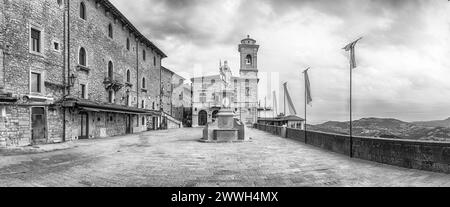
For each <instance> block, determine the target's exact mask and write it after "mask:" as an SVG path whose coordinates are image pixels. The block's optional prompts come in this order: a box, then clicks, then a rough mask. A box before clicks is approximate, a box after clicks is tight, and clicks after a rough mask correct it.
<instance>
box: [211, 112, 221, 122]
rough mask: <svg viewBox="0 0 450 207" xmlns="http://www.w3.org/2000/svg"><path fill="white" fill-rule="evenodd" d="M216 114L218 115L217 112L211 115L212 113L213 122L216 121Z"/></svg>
mask: <svg viewBox="0 0 450 207" xmlns="http://www.w3.org/2000/svg"><path fill="white" fill-rule="evenodd" d="M218 113H219V110H215V111H213V113H212V119H213V122H214V121H216V119H217V114H218Z"/></svg>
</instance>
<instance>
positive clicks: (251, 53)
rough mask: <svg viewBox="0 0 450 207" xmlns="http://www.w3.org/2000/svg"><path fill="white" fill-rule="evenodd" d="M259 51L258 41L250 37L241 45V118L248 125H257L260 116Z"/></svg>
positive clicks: (242, 41)
mask: <svg viewBox="0 0 450 207" xmlns="http://www.w3.org/2000/svg"><path fill="white" fill-rule="evenodd" d="M258 50H259V45H257V44H256V40H254V39H252V38H250V35H248V36H247V38H245V39H243V40H241V44H239V53H240V56H241V68H240V71H239V75H240V77H239V79H240V89H239V101H238V103H239V104H240V105H239V108H240V111H239V117H240V119H241V121H242V122H243V123H246V124H253V123H256V122H257V116H258V115H257V114H258V82H259V79H258Z"/></svg>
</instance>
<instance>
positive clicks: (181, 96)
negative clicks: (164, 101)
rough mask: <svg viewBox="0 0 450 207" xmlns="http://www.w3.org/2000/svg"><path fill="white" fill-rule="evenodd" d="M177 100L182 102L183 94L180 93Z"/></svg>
mask: <svg viewBox="0 0 450 207" xmlns="http://www.w3.org/2000/svg"><path fill="white" fill-rule="evenodd" d="M179 99H180V101H181V100H183V92H181V93H180V96H179Z"/></svg>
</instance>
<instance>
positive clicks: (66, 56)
mask: <svg viewBox="0 0 450 207" xmlns="http://www.w3.org/2000/svg"><path fill="white" fill-rule="evenodd" d="M64 6H65V7H66V8H65V11H64V14H63V19H64V31H63V35H64V39H65V42H64V53H63V54H64V55H63V64H64V67H65V68H64V70H63V71H65V70H66V69H67V76H66V72H63V85H64V87H63V97H66V95H70V88H66V87H67V86H68V83H69V80H68V78H69V76H70V1H67V5H64ZM62 109H63V142H66V140H67V138H66V127H67V125H66V108H65V107H63V108H62Z"/></svg>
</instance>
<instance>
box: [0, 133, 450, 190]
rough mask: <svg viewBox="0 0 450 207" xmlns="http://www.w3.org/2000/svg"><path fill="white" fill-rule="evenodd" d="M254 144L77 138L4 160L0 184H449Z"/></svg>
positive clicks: (442, 178)
mask: <svg viewBox="0 0 450 207" xmlns="http://www.w3.org/2000/svg"><path fill="white" fill-rule="evenodd" d="M248 133H250V135H251V137H252V142H248V143H234V144H229V143H223V144H209V143H201V142H199V141H198V140H199V139H200V138H201V136H202V129H199V128H192V129H191V128H187V129H178V130H171V131H154V132H147V133H143V134H140V135H130V136H123V137H113V138H107V139H95V140H85V141H77V142H76V143H74V145H75V147H74V148H72V149H67V150H60V151H54V152H48V153H41V154H33V155H16V156H2V157H1V159H0V186H163V187H178V186H186V187H195V186H223V187H227V186H239V187H240V186H242V187H252V186H263V187H264V186H268V187H278V186H450V175H447V174H439V173H432V172H425V171H419V170H411V169H404V168H400V167H394V166H389V165H383V164H378V163H374V162H368V161H363V160H358V159H350V158H348V157H346V156H344V155H340V154H336V153H332V152H328V151H324V150H322V149H319V148H315V147H312V146H308V145H304V144H303V143H300V142H297V141H294V140H289V139H283V138H280V137H277V136H274V135H271V134H268V133H265V132H262V131H257V130H254V129H249V130H248Z"/></svg>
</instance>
